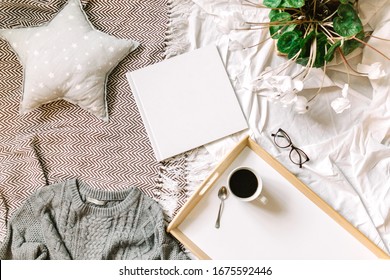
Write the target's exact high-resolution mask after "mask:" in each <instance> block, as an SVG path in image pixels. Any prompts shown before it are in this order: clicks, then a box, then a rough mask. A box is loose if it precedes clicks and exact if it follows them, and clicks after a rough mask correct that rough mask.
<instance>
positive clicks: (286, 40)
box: [276, 31, 301, 54]
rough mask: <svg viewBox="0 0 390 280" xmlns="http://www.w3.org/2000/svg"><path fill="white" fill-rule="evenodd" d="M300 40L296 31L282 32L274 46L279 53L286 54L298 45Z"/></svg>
mask: <svg viewBox="0 0 390 280" xmlns="http://www.w3.org/2000/svg"><path fill="white" fill-rule="evenodd" d="M300 40H301V38H300V37H299V33H298V32H296V31H289V32H284V33H283V34H282V36H280V38H279V39H278V42H277V44H276V46H277V47H278V51H280V52H281V53H285V54H288V53H289V52H290V50H291V48H292V47H293V46H294V45H296V44H299V43H300Z"/></svg>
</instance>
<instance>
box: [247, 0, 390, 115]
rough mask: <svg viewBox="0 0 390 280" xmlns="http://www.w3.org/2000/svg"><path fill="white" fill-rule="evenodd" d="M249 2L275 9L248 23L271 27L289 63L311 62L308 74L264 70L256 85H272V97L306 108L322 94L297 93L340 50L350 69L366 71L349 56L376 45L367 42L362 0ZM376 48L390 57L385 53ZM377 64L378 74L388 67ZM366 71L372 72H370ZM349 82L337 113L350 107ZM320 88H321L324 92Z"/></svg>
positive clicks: (335, 104) (307, 64) (337, 104)
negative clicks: (355, 66)
mask: <svg viewBox="0 0 390 280" xmlns="http://www.w3.org/2000/svg"><path fill="white" fill-rule="evenodd" d="M244 2H245V3H246V5H251V6H255V7H258V8H261V9H264V8H266V9H269V10H270V11H269V22H266V23H247V24H248V25H249V26H256V25H260V26H263V27H264V26H265V27H268V29H269V34H270V37H269V39H273V40H275V42H276V48H277V51H278V53H279V54H282V55H285V56H286V57H287V58H288V59H289V62H290V61H293V62H296V63H298V64H301V65H303V66H305V67H304V70H303V71H302V73H299V74H297V75H294V77H289V76H282V77H281V76H277V75H278V74H277V73H279V72H281V71H276V70H275V69H267V70H266V71H264V72H263V73H262V75H260V77H259V78H258V79H257V80H256V81H254V84H256V85H257V88H260V89H272V90H273V94H271V96H269V95H268V97H272V98H274V99H278V100H282V102H283V103H284V104H290V103H292V102H295V103H296V108H298V113H305V112H306V111H307V109H308V105H307V104H308V102H310V101H311V100H313V99H314V97H315V96H317V95H315V96H314V97H312V98H311V99H310V100H307V99H306V98H305V97H303V96H297V95H296V93H297V92H299V91H301V90H302V89H303V83H302V82H303V81H304V80H305V78H306V77H307V75H308V73H309V72H310V69H311V68H324V69H325V71H326V66H327V64H328V63H330V62H331V61H332V60H333V59H334V57H335V56H336V55H337V56H339V57H340V58H341V60H342V61H343V62H344V63H345V65H346V66H347V67H348V68H349V69H350V71H354V72H356V73H358V74H362V73H359V71H358V70H359V69H353V67H351V66H350V65H349V63H348V60H347V58H346V56H347V55H348V54H350V53H351V52H353V51H354V50H355V49H357V48H358V47H360V46H362V45H364V46H367V47H370V48H373V47H372V46H370V45H369V44H367V43H366V41H365V39H366V38H367V37H369V36H371V34H370V33H366V32H365V31H364V29H363V25H362V21H361V20H360V17H359V13H358V1H357V0H263V5H259V4H257V3H254V2H252V1H250V0H245V1H244ZM249 29H251V27H249ZM378 39H381V38H378ZM261 43H263V42H261ZM373 49H374V50H375V51H377V52H378V53H380V54H381V55H382V56H383V57H384V58H385V59H387V60H389V57H387V56H386V55H385V54H383V53H382V52H380V51H379V50H377V49H375V48H373ZM376 67H377V69H376V70H377V71H371V72H375V73H377V75H376V77H381V76H383V75H384V72H383V71H382V70H381V69H380V64H379V63H378V65H376ZM281 68H282V69H285V68H286V67H285V66H282V67H281ZM275 73H276V74H275ZM365 75H366V76H368V75H367V71H366V73H365ZM372 76H374V75H372ZM348 86H349V84H346V85H345V86H344V88H343V90H342V97H341V98H338V99H336V100H335V102H333V103H332V104H331V105H332V107H333V108H334V109H335V111H336V112H337V113H341V112H342V111H343V110H344V109H347V108H349V105H350V104H349V100H348V99H347V94H348ZM320 89H321V87H320V88H319V91H318V92H320Z"/></svg>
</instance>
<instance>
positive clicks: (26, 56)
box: [0, 0, 139, 121]
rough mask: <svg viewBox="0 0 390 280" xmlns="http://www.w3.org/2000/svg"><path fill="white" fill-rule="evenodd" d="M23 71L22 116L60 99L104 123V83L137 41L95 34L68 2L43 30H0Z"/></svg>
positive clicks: (73, 2) (75, 3)
mask: <svg viewBox="0 0 390 280" xmlns="http://www.w3.org/2000/svg"><path fill="white" fill-rule="evenodd" d="M0 36H1V37H2V38H4V39H6V40H7V41H8V42H9V44H10V45H11V46H12V48H13V49H14V51H15V52H16V53H17V56H18V58H19V60H20V62H21V64H22V65H23V68H24V81H23V98H22V101H21V107H20V112H21V113H27V112H30V111H32V110H34V109H35V108H37V107H39V106H41V105H42V104H45V103H49V102H52V101H55V100H59V99H64V100H67V101H69V102H71V103H73V104H76V105H78V106H80V107H81V108H83V109H85V110H87V111H89V112H91V113H92V114H94V115H95V116H97V117H99V118H101V119H103V120H105V121H107V120H108V112H107V102H106V82H107V77H108V75H109V73H110V72H111V70H112V69H113V68H114V67H115V66H116V65H117V64H118V63H119V62H120V61H121V60H122V59H123V58H124V57H125V56H126V55H127V54H128V53H130V52H131V51H133V50H134V49H136V48H137V47H138V45H139V44H138V43H137V42H136V41H133V40H130V39H127V40H125V39H118V38H115V37H113V36H111V35H108V34H105V33H103V32H100V31H98V30H96V29H95V28H94V27H93V26H92V24H91V23H90V22H89V21H88V18H87V16H86V14H85V13H84V11H83V9H82V6H81V3H80V1H79V0H69V2H68V3H67V4H66V5H65V6H64V8H63V9H62V10H61V11H60V12H59V13H58V14H57V15H56V16H55V17H54V18H53V19H52V20H51V21H50V22H48V23H47V24H44V25H42V26H39V27H29V28H17V29H6V30H4V29H3V30H0Z"/></svg>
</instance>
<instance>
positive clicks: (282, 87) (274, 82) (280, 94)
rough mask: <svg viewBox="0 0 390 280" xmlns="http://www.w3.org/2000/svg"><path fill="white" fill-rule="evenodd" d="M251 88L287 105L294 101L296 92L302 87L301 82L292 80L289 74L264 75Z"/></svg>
mask: <svg viewBox="0 0 390 280" xmlns="http://www.w3.org/2000/svg"><path fill="white" fill-rule="evenodd" d="M267 74H269V73H267ZM253 89H254V90H256V91H262V92H263V94H264V95H265V96H267V97H268V98H271V99H274V100H278V101H279V102H281V103H282V104H284V105H288V104H291V103H292V102H294V101H295V99H296V97H297V95H296V93H297V92H298V91H301V90H302V89H303V82H302V81H301V80H293V79H292V78H291V77H290V76H272V75H264V76H262V77H261V78H260V80H258V81H257V82H256V84H254V87H253Z"/></svg>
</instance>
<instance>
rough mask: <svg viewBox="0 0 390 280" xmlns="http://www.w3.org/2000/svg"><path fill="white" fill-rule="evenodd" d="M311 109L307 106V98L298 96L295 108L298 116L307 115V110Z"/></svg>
mask: <svg viewBox="0 0 390 280" xmlns="http://www.w3.org/2000/svg"><path fill="white" fill-rule="evenodd" d="M308 109H309V106H308V105H307V98H306V97H304V96H297V98H296V99H295V106H294V110H295V112H297V113H298V114H305V113H306V112H307V110H308Z"/></svg>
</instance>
